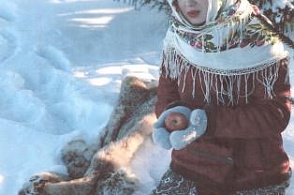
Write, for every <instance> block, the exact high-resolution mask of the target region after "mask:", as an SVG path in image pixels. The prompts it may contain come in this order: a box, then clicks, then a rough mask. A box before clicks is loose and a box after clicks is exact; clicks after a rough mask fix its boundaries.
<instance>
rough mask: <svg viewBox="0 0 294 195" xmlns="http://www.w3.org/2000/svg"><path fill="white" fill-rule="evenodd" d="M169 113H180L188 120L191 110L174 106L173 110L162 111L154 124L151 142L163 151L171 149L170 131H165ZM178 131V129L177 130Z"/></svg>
mask: <svg viewBox="0 0 294 195" xmlns="http://www.w3.org/2000/svg"><path fill="white" fill-rule="evenodd" d="M171 113H181V114H183V115H184V116H185V117H186V118H187V119H189V118H190V114H191V110H190V109H189V108H187V107H185V106H176V107H174V108H170V109H168V110H166V111H164V112H163V113H162V114H161V115H160V117H159V118H158V120H157V121H156V123H154V125H153V126H154V131H153V134H152V137H153V141H154V142H155V143H156V144H158V145H160V146H161V147H162V148H164V149H167V150H169V149H171V148H172V146H171V143H170V139H169V138H170V131H168V130H167V129H166V124H165V123H166V119H167V117H168V116H169V115H170V114H171ZM177 130H180V129H177Z"/></svg>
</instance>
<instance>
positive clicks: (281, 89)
mask: <svg viewBox="0 0 294 195" xmlns="http://www.w3.org/2000/svg"><path fill="white" fill-rule="evenodd" d="M287 66H288V61H287V60H284V61H282V62H281V65H280V66H279V72H278V74H279V75H278V79H277V81H276V82H275V84H274V88H273V92H274V97H273V98H266V97H265V95H264V94H265V92H264V90H265V89H264V86H263V85H262V84H261V83H259V82H256V83H255V86H254V91H253V93H251V94H250V96H249V100H248V102H246V103H245V98H244V97H243V98H242V97H241V98H240V99H239V101H238V103H237V104H235V105H233V106H232V105H231V106H227V105H228V104H226V103H228V102H224V104H217V103H216V102H217V100H216V95H215V94H213V91H212V92H211V93H212V94H211V102H210V103H206V102H205V101H204V95H203V93H196V96H195V97H194V98H193V97H192V95H191V94H192V90H193V89H192V88H193V85H192V81H193V79H192V76H191V74H186V75H185V76H186V78H185V79H186V82H185V90H184V92H183V91H182V88H183V82H180V84H178V81H177V79H171V78H169V77H168V76H166V75H165V70H164V69H163V74H162V75H161V76H160V79H159V86H158V100H157V103H156V115H157V116H159V115H160V114H161V113H162V112H163V110H164V109H166V108H167V107H170V105H171V104H173V105H174V106H176V105H179V104H181V105H186V106H188V107H189V108H191V109H196V108H201V109H204V110H205V111H206V113H207V117H208V127H207V130H206V133H205V134H204V135H203V136H201V137H200V138H198V139H197V140H196V141H194V142H192V143H191V144H190V145H188V146H187V147H186V148H184V149H182V150H173V151H172V162H171V168H172V170H173V171H175V172H176V173H178V174H180V175H182V176H184V177H185V178H187V179H191V180H193V181H196V184H197V185H198V190H199V191H200V192H201V191H203V194H213V193H212V192H211V193H208V191H210V190H212V191H215V194H217V195H220V194H222V193H224V194H227V193H228V192H230V191H236V190H242V189H244V190H245V189H252V188H258V187H263V186H268V185H273V184H279V183H281V182H283V181H285V180H287V179H288V178H289V169H290V166H289V159H288V157H287V155H286V153H285V151H284V149H283V142H282V137H281V132H282V131H283V130H284V129H285V128H286V126H287V125H288V122H289V119H290V110H291V102H290V101H289V97H290V84H289V82H285V81H286V80H287V77H288V74H287V71H288V70H287ZM193 69H195V67H192V68H190V69H189V70H190V71H191V70H193ZM183 77H184V75H180V76H179V78H178V79H183ZM201 85H202V84H201V82H200V80H199V79H198V80H197V82H196V85H195V89H196V91H197V90H198V91H201V87H203V86H201ZM226 101H228V100H226ZM204 192H205V193H204ZM201 194H202V193H201Z"/></svg>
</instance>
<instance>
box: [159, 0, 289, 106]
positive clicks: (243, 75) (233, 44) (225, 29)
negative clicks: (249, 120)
mask: <svg viewBox="0 0 294 195" xmlns="http://www.w3.org/2000/svg"><path fill="white" fill-rule="evenodd" d="M169 3H170V5H171V7H172V10H173V15H174V18H173V20H172V23H171V26H170V28H169V30H168V32H167V34H166V37H165V40H164V50H163V64H162V68H164V69H165V70H166V71H165V76H167V77H170V78H172V79H178V78H179V77H180V75H184V79H182V80H181V81H180V80H179V81H178V82H183V83H182V84H183V86H184V87H183V89H182V90H183V92H184V91H185V85H186V80H185V77H186V75H187V74H191V75H192V78H193V82H194V83H192V85H193V87H194V88H193V90H192V94H191V95H192V96H193V97H194V96H195V94H196V93H199V92H197V91H196V89H195V82H196V80H197V79H198V80H200V81H201V83H202V84H203V86H202V93H203V94H204V98H205V102H207V103H209V102H210V99H211V90H215V92H216V94H217V101H218V103H223V97H224V96H227V97H228V98H229V100H230V102H229V103H230V104H236V102H235V100H237V99H239V98H240V96H244V97H245V98H246V100H247V98H248V96H249V95H250V94H251V93H252V90H253V89H251V88H250V89H249V87H248V86H249V85H247V84H248V83H249V82H251V85H250V86H252V85H253V86H254V83H255V82H260V83H261V84H262V85H263V86H264V91H265V96H266V97H268V98H272V97H273V96H274V92H273V86H274V84H275V81H276V80H277V78H278V70H279V67H280V63H281V61H282V60H283V59H287V58H288V57H289V53H288V52H287V51H286V50H285V49H284V45H283V44H282V43H281V42H280V40H279V39H278V37H277V36H276V35H275V34H274V33H272V32H271V31H269V30H268V29H267V28H266V27H265V26H264V25H262V24H261V23H260V21H259V20H258V19H257V18H256V17H254V14H253V12H254V10H253V8H252V5H251V4H250V3H249V2H248V1H247V0H235V1H233V0H231V1H229V0H228V1H226V0H208V3H209V10H208V16H207V21H206V23H205V24H204V25H203V26H197V27H196V26H192V25H190V24H189V23H188V22H187V21H186V20H185V18H183V17H182V15H181V13H180V12H178V9H177V7H176V1H172V0H169ZM212 18H215V19H214V20H213V19H212ZM191 67H194V68H193V69H191ZM241 86H245V89H242V90H244V91H241ZM225 89H226V90H225ZM236 95H237V96H238V97H234V96H236Z"/></svg>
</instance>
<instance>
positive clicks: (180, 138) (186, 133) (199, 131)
mask: <svg viewBox="0 0 294 195" xmlns="http://www.w3.org/2000/svg"><path fill="white" fill-rule="evenodd" d="M206 127H207V115H206V113H205V111H204V110H201V109H195V110H193V111H192V112H191V115H190V125H189V127H188V128H187V129H185V130H181V131H173V132H171V134H170V137H169V141H170V144H171V146H172V148H174V149H175V150H180V149H183V148H184V147H186V146H187V145H188V144H190V143H191V142H193V141H194V140H196V139H197V138H198V137H200V136H201V135H203V134H204V133H205V131H206Z"/></svg>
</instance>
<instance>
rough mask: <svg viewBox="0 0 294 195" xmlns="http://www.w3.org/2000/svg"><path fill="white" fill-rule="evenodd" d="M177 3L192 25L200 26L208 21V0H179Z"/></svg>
mask: <svg viewBox="0 0 294 195" xmlns="http://www.w3.org/2000/svg"><path fill="white" fill-rule="evenodd" d="M177 5H178V8H179V11H180V12H181V13H182V15H183V16H184V17H185V18H186V19H187V20H188V21H189V22H190V23H191V24H192V25H196V26H198V25H201V24H203V23H204V22H205V21H206V16H207V9H208V0H177Z"/></svg>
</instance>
